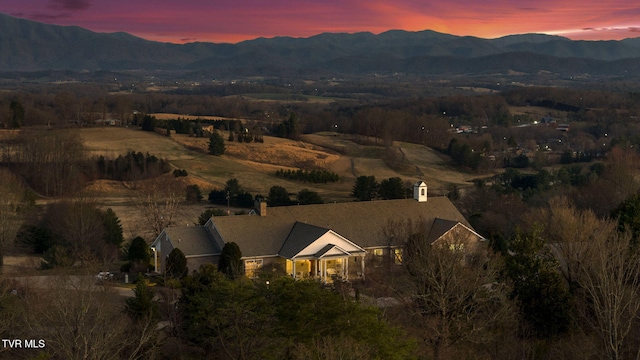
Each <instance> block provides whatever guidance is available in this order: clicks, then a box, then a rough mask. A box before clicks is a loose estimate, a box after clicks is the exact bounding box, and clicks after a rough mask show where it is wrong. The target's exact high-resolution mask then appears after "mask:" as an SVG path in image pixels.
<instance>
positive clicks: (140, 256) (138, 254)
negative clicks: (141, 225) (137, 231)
mask: <svg viewBox="0 0 640 360" xmlns="http://www.w3.org/2000/svg"><path fill="white" fill-rule="evenodd" d="M127 257H128V260H129V261H131V262H134V263H141V264H149V261H151V250H150V249H149V245H147V242H146V241H145V240H144V239H143V238H142V237H140V236H136V237H135V238H134V239H133V240H131V244H129V249H128V251H127Z"/></svg>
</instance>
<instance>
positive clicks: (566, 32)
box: [0, 0, 640, 43]
mask: <svg viewBox="0 0 640 360" xmlns="http://www.w3.org/2000/svg"><path fill="white" fill-rule="evenodd" d="M0 13H4V14H7V15H10V16H15V17H19V18H25V19H30V20H35V21H39V22H44V23H49V24H56V25H77V26H81V27H83V28H87V29H89V30H92V31H96V32H116V31H124V32H127V33H130V34H132V35H135V36H139V37H142V38H145V39H149V40H156V41H162V42H173V43H185V42H195V41H205V42H215V43H222V42H230V43H235V42H239V41H242V40H249V39H255V38H258V37H275V36H292V37H309V36H313V35H317V34H320V33H324V32H346V33H355V32H361V31H368V32H372V33H375V34H378V33H381V32H384V31H387V30H392V29H393V30H407V31H419V30H435V31H438V32H443V33H448V34H454V35H471V36H477V37H482V38H495V37H500V36H504V35H510V34H523V33H546V34H552V35H562V36H566V37H569V38H571V39H575V40H611V39H614V40H619V39H624V38H628V37H639V36H640V3H639V2H637V1H631V0H610V1H602V0H580V1H578V0H520V1H507V0H484V1H476V0H447V1H442V0H393V1H390V0H181V1H176V0H100V1H98V0H2V1H0Z"/></svg>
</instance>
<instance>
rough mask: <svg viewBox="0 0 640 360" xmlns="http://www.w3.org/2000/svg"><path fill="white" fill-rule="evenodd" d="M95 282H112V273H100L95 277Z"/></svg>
mask: <svg viewBox="0 0 640 360" xmlns="http://www.w3.org/2000/svg"><path fill="white" fill-rule="evenodd" d="M96 280H103V281H104V280H113V273H111V272H109V271H101V272H99V273H98V275H96Z"/></svg>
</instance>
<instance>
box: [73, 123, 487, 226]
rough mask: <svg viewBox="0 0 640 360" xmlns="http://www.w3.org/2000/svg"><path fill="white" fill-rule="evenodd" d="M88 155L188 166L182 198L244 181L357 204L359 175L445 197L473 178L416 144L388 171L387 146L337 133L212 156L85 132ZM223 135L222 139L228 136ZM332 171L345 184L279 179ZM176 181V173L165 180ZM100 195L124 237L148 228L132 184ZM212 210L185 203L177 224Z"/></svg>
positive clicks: (191, 147) (130, 136)
mask: <svg viewBox="0 0 640 360" xmlns="http://www.w3.org/2000/svg"><path fill="white" fill-rule="evenodd" d="M80 136H81V137H82V139H83V141H84V143H85V146H86V149H87V151H88V153H89V155H90V156H98V155H105V156H109V157H112V158H115V157H117V156H118V155H123V154H126V153H127V152H129V151H136V152H143V153H149V154H152V155H155V156H157V157H159V158H165V159H167V160H168V161H169V163H170V164H171V166H172V168H174V169H184V170H186V171H187V172H188V174H189V176H187V177H183V178H179V179H178V180H177V181H174V184H175V185H173V186H176V187H181V188H182V189H174V190H175V191H176V193H178V194H181V193H184V190H183V189H184V188H185V187H186V186H187V185H189V184H196V185H198V186H199V187H200V189H201V190H202V193H203V195H204V196H205V198H206V196H207V194H208V192H209V191H210V190H212V189H214V188H218V189H220V188H223V187H224V185H225V182H226V181H227V180H229V179H231V178H236V179H238V181H239V183H240V184H241V185H242V187H243V189H244V190H246V191H248V192H250V193H252V194H262V195H265V196H266V195H267V194H268V193H269V189H270V188H271V187H272V186H274V185H280V186H283V187H284V188H286V189H287V190H288V191H289V192H290V193H291V194H292V195H294V194H296V193H297V192H298V191H300V190H302V189H304V188H307V189H310V190H313V191H316V192H318V193H319V194H320V196H322V198H323V199H324V200H325V201H338V202H340V201H352V198H350V197H349V195H348V194H349V192H350V191H351V189H352V187H353V183H354V181H355V178H356V177H357V176H362V175H374V176H376V179H378V181H380V180H382V179H386V178H389V177H395V176H397V177H400V178H402V179H403V180H405V181H408V182H414V181H416V180H418V179H422V180H425V181H426V182H427V184H428V185H429V192H430V193H433V194H438V195H442V194H445V193H446V188H447V185H448V184H450V183H455V184H457V185H458V186H461V187H464V186H466V185H469V184H470V183H469V181H470V180H471V179H472V178H473V177H474V174H465V173H461V172H459V171H457V170H456V169H454V168H452V167H450V166H449V165H448V161H447V159H446V156H443V155H441V154H439V153H437V152H435V151H434V150H432V149H429V148H426V147H424V146H421V145H417V144H408V143H395V144H394V149H395V150H396V151H399V153H401V154H403V169H409V171H402V172H401V173H399V172H397V171H395V170H394V169H392V168H390V167H389V166H388V165H387V164H386V163H385V161H384V160H383V157H384V154H385V151H387V150H386V149H385V148H383V147H381V146H372V145H359V144H357V143H355V142H353V141H352V140H351V139H349V138H347V137H343V136H337V134H335V133H318V134H311V135H303V136H302V137H301V141H293V140H288V139H282V138H277V137H270V136H265V137H264V143H238V142H226V143H225V147H226V152H225V155H223V156H219V157H218V156H211V155H208V154H206V149H207V146H208V139H207V138H194V137H189V136H187V135H180V134H177V135H172V137H171V138H169V137H164V136H161V135H158V134H156V133H152V132H144V131H140V130H134V129H128V128H118V127H104V128H88V129H82V130H80ZM223 137H224V136H223ZM298 168H302V169H309V170H310V169H326V170H329V171H332V172H335V173H337V174H338V175H339V176H340V181H338V182H336V183H329V184H310V183H302V182H298V181H289V180H285V179H282V178H278V177H276V176H275V175H274V173H275V171H276V170H278V169H298ZM164 176H165V177H168V178H172V177H173V176H172V175H171V174H166V175H164ZM85 191H86V192H87V193H90V194H91V195H92V196H95V197H96V198H97V199H98V201H99V203H100V204H101V206H103V207H105V208H106V207H111V208H112V209H113V210H114V211H115V212H116V214H118V215H119V217H120V218H121V219H122V222H123V227H125V235H126V236H129V235H133V234H136V233H140V231H142V228H141V225H140V224H141V223H142V221H143V219H142V218H141V215H140V211H139V210H138V209H136V208H135V207H134V206H133V205H132V201H131V197H132V191H135V189H133V187H132V186H131V184H126V183H122V182H118V181H110V180H99V181H95V182H93V183H92V184H90V185H89V186H88V187H87V188H86V190H85ZM209 206H210V205H209V204H207V203H203V204H192V205H188V206H183V207H182V209H181V213H180V214H179V215H178V216H177V218H176V219H175V222H174V223H175V224H180V225H186V224H187V223H190V224H193V223H194V222H196V221H197V218H198V215H199V214H200V213H201V212H202V211H204V210H205V209H206V208H207V207H209Z"/></svg>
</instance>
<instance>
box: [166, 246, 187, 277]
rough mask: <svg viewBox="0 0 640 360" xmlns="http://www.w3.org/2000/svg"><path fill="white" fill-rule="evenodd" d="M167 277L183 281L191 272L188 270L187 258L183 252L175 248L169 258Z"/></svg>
mask: <svg viewBox="0 0 640 360" xmlns="http://www.w3.org/2000/svg"><path fill="white" fill-rule="evenodd" d="M166 266H167V269H166V272H167V275H169V276H170V277H172V278H174V279H181V278H182V277H184V276H185V275H187V273H188V272H189V269H188V268H187V258H186V257H185V256H184V253H183V252H182V250H180V249H178V248H175V249H173V250H171V252H170V253H169V256H168V257H167V265H166Z"/></svg>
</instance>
